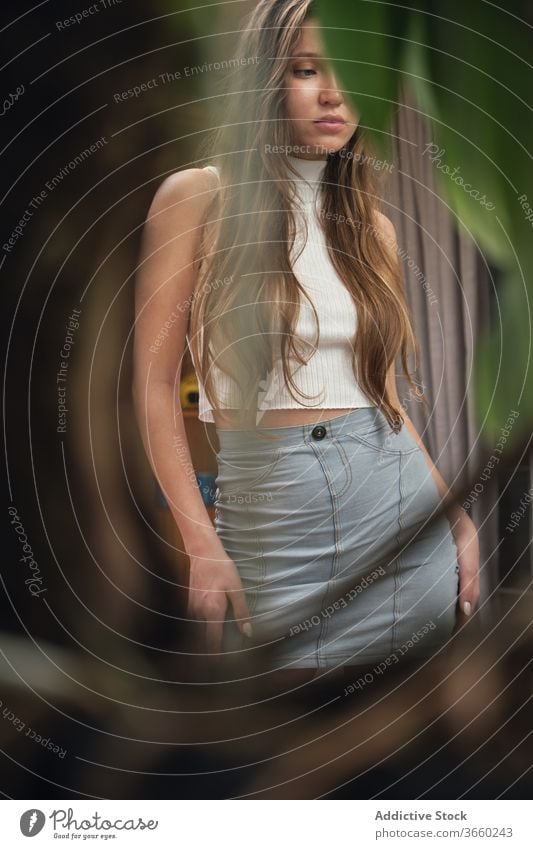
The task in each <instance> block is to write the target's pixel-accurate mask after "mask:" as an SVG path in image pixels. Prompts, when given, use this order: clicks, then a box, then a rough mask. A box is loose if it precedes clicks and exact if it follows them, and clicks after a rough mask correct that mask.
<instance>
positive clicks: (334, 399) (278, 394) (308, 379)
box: [198, 155, 374, 423]
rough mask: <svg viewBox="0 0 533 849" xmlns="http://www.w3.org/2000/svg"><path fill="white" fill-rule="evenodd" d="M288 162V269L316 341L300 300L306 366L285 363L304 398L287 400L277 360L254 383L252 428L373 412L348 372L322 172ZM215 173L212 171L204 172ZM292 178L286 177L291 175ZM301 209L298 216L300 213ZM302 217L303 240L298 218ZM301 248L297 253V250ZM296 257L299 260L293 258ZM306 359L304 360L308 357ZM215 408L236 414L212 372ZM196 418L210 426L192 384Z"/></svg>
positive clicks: (225, 382)
mask: <svg viewBox="0 0 533 849" xmlns="http://www.w3.org/2000/svg"><path fill="white" fill-rule="evenodd" d="M287 158H288V160H289V161H290V162H291V163H292V165H293V166H294V168H295V170H296V171H297V172H298V174H299V175H300V179H296V190H297V194H298V200H299V205H298V204H297V205H295V208H294V213H295V218H296V238H295V242H294V245H293V250H292V252H291V267H292V269H293V272H294V274H295V276H296V278H297V279H298V281H299V283H300V284H301V285H302V287H303V288H304V289H305V291H306V294H307V295H308V297H310V298H311V300H312V301H313V303H314V305H315V308H316V311H317V315H318V321H319V329H320V337H319V342H318V345H315V344H314V343H315V339H316V330H317V328H316V320H315V318H314V314H313V310H312V308H311V306H310V304H309V302H308V301H307V298H305V297H301V298H300V312H299V315H298V320H297V324H296V328H295V332H296V335H297V336H298V337H299V338H301V339H302V343H303V342H304V341H305V343H307V344H304V345H303V348H301V347H300V345H302V343H299V350H302V351H303V353H304V355H305V357H306V358H307V357H309V359H308V361H307V364H305V365H299V364H298V363H297V361H295V363H292V362H291V363H290V369H291V374H292V375H293V380H294V382H295V383H296V385H297V386H298V387H299V389H301V390H302V391H303V392H304V393H305V395H304V396H303V397H302V398H300V396H299V393H297V392H295V390H294V389H293V390H292V391H293V392H294V393H295V395H296V398H293V397H292V395H291V393H290V392H289V390H288V388H287V386H286V385H285V382H284V378H283V368H282V363H281V358H280V357H278V359H276V360H275V364H274V368H273V369H272V370H271V371H270V372H269V373H268V375H267V377H266V379H265V380H262V381H260V384H259V390H258V395H257V409H258V413H257V423H259V422H260V419H261V411H264V410H274V409H275V410H278V409H294V408H306V409H316V410H320V409H334V408H343V409H352V408H354V407H370V406H374V402H373V401H371V400H370V399H369V398H368V397H367V396H366V395H365V394H364V393H363V391H362V390H361V388H360V387H359V385H358V383H357V381H356V379H355V376H354V373H353V370H352V344H353V336H354V333H355V330H356V326H357V325H356V322H357V313H356V308H355V304H354V302H353V300H352V298H351V296H350V294H349V292H348V290H347V289H346V287H345V285H344V283H343V281H342V280H341V279H340V277H339V276H338V274H337V272H336V270H335V268H334V266H333V263H332V262H331V259H330V257H329V254H328V251H327V246H326V241H325V234H324V232H323V230H322V227H321V225H320V221H319V218H318V215H319V214H320V206H319V198H318V187H319V182H320V179H321V177H322V173H323V170H324V167H325V164H326V163H325V160H323V159H312V160H311V159H301V158H298V157H294V156H290V155H288V157H287ZM207 167H208V168H210V169H211V170H213V171H214V172H215V173H218V172H217V169H216V168H215V166H212V165H209V166H207ZM291 176H292V175H291ZM300 205H301V210H300ZM302 215H303V216H305V220H306V222H307V229H308V238H307V241H305V228H304V225H303V222H302V220H301V217H302ZM302 246H303V250H301V249H302ZM298 254H299V256H298ZM311 351H313V353H312V355H311V356H309V354H310V352H311ZM212 369H213V376H214V379H215V385H216V390H217V395H218V397H219V405H220V407H221V408H224V409H238V408H239V391H238V387H237V386H236V385H235V384H234V382H233V381H232V380H231V379H230V378H229V377H228V375H226V374H224V373H223V372H221V371H220V370H217V368H216V364H214V365H213V366H212ZM198 385H199V410H198V414H199V418H200V419H201V420H202V421H208V422H213V421H214V418H213V413H212V408H211V407H210V405H209V403H208V400H207V397H206V395H205V391H204V387H203V385H202V383H201V380H200V379H199V378H198ZM309 396H311V397H309Z"/></svg>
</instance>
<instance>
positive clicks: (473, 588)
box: [458, 569, 479, 624]
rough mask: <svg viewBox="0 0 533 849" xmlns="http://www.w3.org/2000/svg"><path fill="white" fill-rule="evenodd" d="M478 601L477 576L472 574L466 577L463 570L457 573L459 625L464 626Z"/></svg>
mask: <svg viewBox="0 0 533 849" xmlns="http://www.w3.org/2000/svg"><path fill="white" fill-rule="evenodd" d="M478 601H479V575H478V574H477V572H476V573H474V574H473V575H468V574H466V573H465V570H464V569H463V570H461V572H460V573H459V597H458V603H459V612H460V617H461V624H464V622H466V621H467V620H468V619H469V618H470V616H471V615H472V613H473V612H474V609H475V607H476V605H477V603H478Z"/></svg>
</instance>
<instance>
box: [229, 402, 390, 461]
mask: <svg viewBox="0 0 533 849" xmlns="http://www.w3.org/2000/svg"><path fill="white" fill-rule="evenodd" d="M272 412H276V411H274V410H273V411H272ZM284 412H288V411H287V410H285V411H284ZM294 412H295V413H296V412H301V413H308V412H310V411H305V410H301V411H300V410H295V411H294ZM325 413H328V414H331V413H335V414H336V415H334V416H330V417H329V418H327V417H326V416H325V415H324V414H325ZM386 424H387V422H386V419H385V417H384V415H383V413H382V412H381V410H380V409H379V407H356V408H351V409H350V410H347V411H344V412H341V414H340V415H339V410H338V409H336V410H315V411H314V417H313V419H312V420H311V421H308V422H300V423H298V424H293V425H283V426H278V427H267V426H264V425H263V424H262V422H260V424H259V426H258V429H257V431H254V430H237V429H236V430H230V429H224V428H218V427H217V437H218V441H219V445H220V450H221V451H232V452H247V451H257V450H259V451H260V450H265V449H266V450H271V449H272V446H273V445H275V446H276V447H278V448H280V447H281V448H290V447H291V446H296V445H299V444H301V443H302V442H309V441H310V440H311V439H313V436H312V431H313V430H314V428H315V427H317V425H320V426H321V427H322V428H323V429H324V431H325V433H324V434H323V438H326V439H329V438H331V437H335V436H342V434H343V433H346V432H348V431H353V430H358V431H360V432H361V433H365V432H368V431H373V430H374V429H375V428H376V427H377V426H380V427H384V426H386Z"/></svg>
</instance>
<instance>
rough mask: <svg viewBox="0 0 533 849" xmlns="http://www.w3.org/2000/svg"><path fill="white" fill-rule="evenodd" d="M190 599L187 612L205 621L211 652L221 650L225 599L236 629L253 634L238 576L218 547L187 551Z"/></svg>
mask: <svg viewBox="0 0 533 849" xmlns="http://www.w3.org/2000/svg"><path fill="white" fill-rule="evenodd" d="M189 559H190V569H189V598H188V603H187V614H188V615H189V616H191V617H192V618H194V619H198V620H200V621H202V622H205V642H206V647H207V651H208V652H210V653H218V652H220V649H221V646H222V636H223V630H224V620H225V616H226V609H227V606H228V598H229V601H230V603H231V605H232V607H233V613H234V617H235V619H236V620H239V621H238V622H236V623H235V627H237V628H239V630H240V631H241V633H242V634H243V635H244V636H246V637H251V636H252V626H251V624H250V612H249V610H248V605H247V603H246V597H245V594H244V590H243V587H242V582H241V578H240V575H239V572H238V570H237V567H236V565H235V563H234V562H233V560H231V558H230V557H228V555H227V554H226V553H225V552H224V550H223V549H222V551H221V550H220V548H219V547H218V546H214V547H213V548H212V549H211V550H210V549H206V550H205V551H203V552H202V555H201V556H200V555H198V554H189Z"/></svg>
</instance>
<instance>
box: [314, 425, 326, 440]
mask: <svg viewBox="0 0 533 849" xmlns="http://www.w3.org/2000/svg"><path fill="white" fill-rule="evenodd" d="M325 435H326V428H325V427H323V426H322V425H317V426H316V427H314V428H313V430H312V431H311V436H314V437H315V439H324V437H325Z"/></svg>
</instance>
